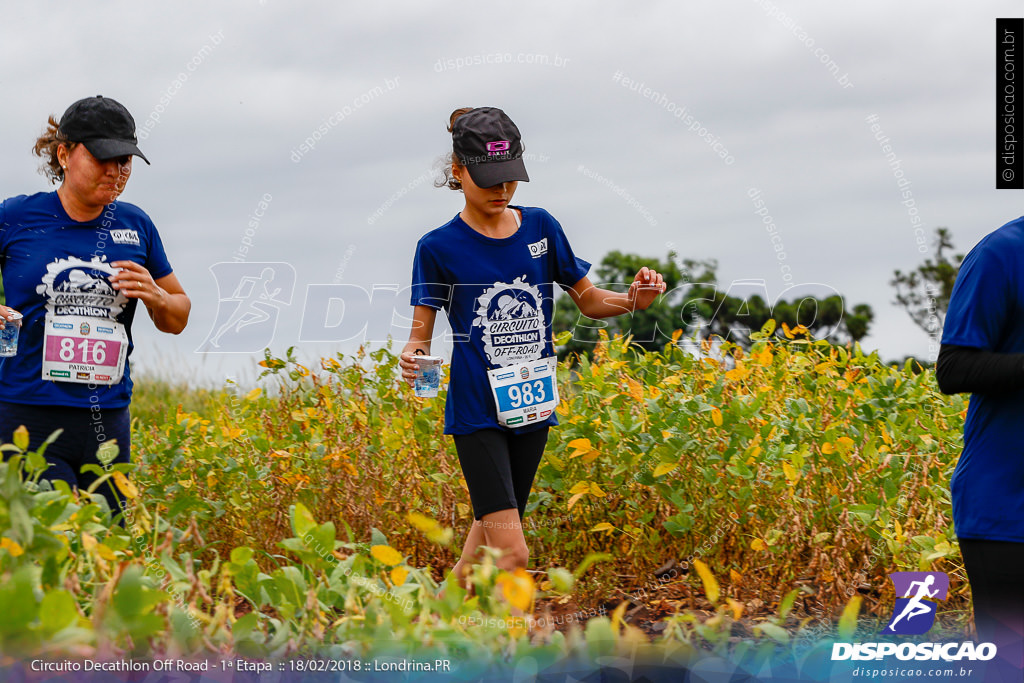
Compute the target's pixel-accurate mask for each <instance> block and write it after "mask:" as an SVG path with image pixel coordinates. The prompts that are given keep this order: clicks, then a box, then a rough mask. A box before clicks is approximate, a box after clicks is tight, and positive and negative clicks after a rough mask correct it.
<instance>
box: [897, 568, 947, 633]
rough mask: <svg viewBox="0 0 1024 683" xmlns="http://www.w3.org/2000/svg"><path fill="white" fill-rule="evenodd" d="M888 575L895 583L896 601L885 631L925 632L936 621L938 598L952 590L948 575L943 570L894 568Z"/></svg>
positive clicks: (940, 598) (944, 597)
mask: <svg viewBox="0 0 1024 683" xmlns="http://www.w3.org/2000/svg"><path fill="white" fill-rule="evenodd" d="M889 578H890V579H892V583H893V586H895V587H896V604H895V605H894V606H893V609H892V619H891V620H890V621H889V625H888V626H886V627H885V628H884V629H883V630H882V633H885V634H890V633H898V634H901V635H907V636H916V635H920V634H922V633H926V632H927V631H928V629H930V628H931V627H932V624H934V623H935V612H936V610H937V609H938V604H937V603H938V601H939V600H945V599H946V596H947V595H948V594H949V576H947V575H946V574H944V573H943V572H893V573H892V574H889Z"/></svg>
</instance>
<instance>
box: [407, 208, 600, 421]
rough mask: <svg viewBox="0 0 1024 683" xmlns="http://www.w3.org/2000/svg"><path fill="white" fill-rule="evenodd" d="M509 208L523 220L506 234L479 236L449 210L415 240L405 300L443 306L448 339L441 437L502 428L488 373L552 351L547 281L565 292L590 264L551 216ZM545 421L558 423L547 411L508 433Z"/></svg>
mask: <svg viewBox="0 0 1024 683" xmlns="http://www.w3.org/2000/svg"><path fill="white" fill-rule="evenodd" d="M513 208H516V209H519V210H520V211H521V212H522V216H523V218H522V225H521V226H520V227H519V229H518V230H517V231H516V232H515V234H513V235H511V236H509V237H505V238H502V239H494V238H491V237H486V236H485V235H481V234H480V233H479V232H477V231H476V230H474V229H473V228H471V227H469V226H468V225H467V224H466V222H465V221H463V220H462V218H460V217H459V216H457V215H456V216H455V218H453V219H452V220H451V221H449V222H448V223H446V224H445V225H443V226H441V227H440V228H437V229H436V230H432V231H430V232H429V233H427V234H426V235H424V236H423V237H422V238H421V239H420V241H419V243H418V244H417V245H416V259H415V261H414V263H413V269H412V305H413V306H429V307H430V308H433V309H437V310H440V309H442V308H443V309H444V310H445V312H446V313H447V314H448V321H449V323H450V324H451V327H452V333H453V335H454V338H455V343H454V346H453V350H452V363H451V374H450V383H449V386H448V400H447V403H446V404H445V428H444V431H445V433H446V434H470V433H472V432H475V431H478V430H481V429H505V427H502V426H501V425H499V424H498V419H497V410H496V409H495V406H494V398H493V395H492V394H491V388H490V384H489V383H488V380H487V371H488V370H492V369H494V368H499V367H504V366H506V365H512V364H515V363H519V362H523V361H525V360H534V359H538V358H546V357H549V356H553V355H554V353H555V351H554V345H553V344H552V342H551V322H552V320H551V318H552V313H553V311H554V287H553V285H552V283H555V282H557V283H558V284H559V285H561V286H562V288H563V289H568V288H569V287H572V286H573V285H574V284H576V283H577V282H579V281H580V280H582V279H583V278H584V277H586V275H587V272H588V271H589V270H590V264H589V263H587V262H586V261H584V260H583V259H579V258H576V256H575V254H573V252H572V248H571V247H570V246H569V241H568V240H567V239H566V237H565V233H564V232H562V226H560V225H559V224H558V221H556V220H555V219H554V218H552V217H551V214H549V213H548V212H547V211H545V210H544V209H537V208H529V207H525V208H524V207H518V206H517V207H513ZM538 316H539V317H540V320H539V321H538V320H537V318H538ZM542 335H543V336H542ZM546 424H547V425H555V424H558V420H557V418H556V417H555V414H554V413H553V412H552V414H551V416H550V417H549V418H548V419H547V421H545V422H540V423H534V424H531V425H530V426H529V427H521V428H515V429H514V430H513V431H515V432H527V431H531V430H534V429H538V428H539V427H541V426H543V425H546Z"/></svg>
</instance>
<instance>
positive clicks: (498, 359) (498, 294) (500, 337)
mask: <svg viewBox="0 0 1024 683" xmlns="http://www.w3.org/2000/svg"><path fill="white" fill-rule="evenodd" d="M542 303H543V298H542V297H541V294H540V289H538V288H537V287H535V286H534V285H531V284H530V283H528V282H526V276H525V275H523V276H522V277H517V278H516V279H515V280H513V281H512V282H495V283H494V286H493V287H489V288H487V289H486V290H485V291H484V293H483V294H481V295H480V296H479V297H478V298H477V308H476V314H477V318H476V320H475V321H474V322H473V324H474V325H475V326H477V327H480V328H483V335H482V336H483V342H484V353H485V354H486V355H487V360H488V361H490V362H491V363H492V364H494V365H496V366H498V367H505V366H506V365H513V364H516V363H523V362H525V361H531V360H537V359H539V358H540V357H541V354H542V353H543V351H544V330H545V329H546V327H547V326H546V325H545V322H544V309H543V307H542Z"/></svg>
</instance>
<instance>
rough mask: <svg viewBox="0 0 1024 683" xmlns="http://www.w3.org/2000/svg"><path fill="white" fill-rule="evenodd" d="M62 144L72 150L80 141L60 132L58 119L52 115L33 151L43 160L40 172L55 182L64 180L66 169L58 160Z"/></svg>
mask: <svg viewBox="0 0 1024 683" xmlns="http://www.w3.org/2000/svg"><path fill="white" fill-rule="evenodd" d="M61 145H64V146H65V147H67V148H68V151H69V152H70V151H71V150H73V149H74V148H75V146H76V145H78V143H77V142H70V141H69V140H68V139H67V138H66V137H64V134H63V133H61V132H60V127H59V124H58V123H57V119H56V118H54V117H53V116H50V118H49V120H48V121H47V123H46V129H45V130H44V131H43V134H42V135H40V136H39V139H38V140H36V144H35V146H33V147H32V153H33V154H35V155H36V156H37V157H39V158H40V159H42V160H43V163H42V164H41V165H40V166H39V172H40V173H42V174H43V175H45V176H46V178H47V179H48V180H49V181H50V182H51V183H54V184H56V183H58V182H63V181H64V169H63V168H61V165H60V161H58V160H57V148H58V147H60V146H61Z"/></svg>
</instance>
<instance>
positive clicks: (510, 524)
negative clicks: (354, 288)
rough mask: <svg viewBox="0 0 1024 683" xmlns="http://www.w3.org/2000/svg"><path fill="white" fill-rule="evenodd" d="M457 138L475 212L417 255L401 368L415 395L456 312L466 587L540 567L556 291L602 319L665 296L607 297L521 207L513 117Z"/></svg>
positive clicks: (461, 112) (648, 279)
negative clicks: (535, 493)
mask: <svg viewBox="0 0 1024 683" xmlns="http://www.w3.org/2000/svg"><path fill="white" fill-rule="evenodd" d="M448 130H449V132H451V134H452V150H453V152H452V157H451V167H450V168H448V167H447V165H446V167H445V173H446V176H447V178H446V180H447V182H446V185H447V187H449V188H450V189H453V190H461V191H462V193H463V194H464V195H465V201H466V204H465V206H464V207H463V209H462V211H461V212H460V213H459V214H458V215H457V216H455V217H454V218H453V219H452V220H450V221H449V222H448V223H446V224H445V225H443V226H441V227H440V228H437V229H436V230H433V231H431V232H429V233H427V234H426V235H425V236H423V237H422V238H421V239H420V240H419V243H418V244H417V246H416V255H415V260H414V263H413V275H412V302H411V303H412V305H413V307H414V308H413V324H412V329H411V331H410V334H409V341H408V343H407V344H406V345H405V348H404V349H403V352H402V353H401V355H400V357H399V365H400V367H401V375H402V378H403V379H405V380H406V381H407V382H409V383H410V384H412V383H413V381H414V380H415V377H416V367H417V366H416V363H415V360H414V359H415V355H416V354H419V353H425V354H429V353H430V343H431V339H432V336H433V331H434V321H435V316H436V314H437V311H438V310H440V309H442V308H443V309H444V310H445V312H446V314H447V316H448V320H449V323H450V324H451V327H452V333H453V335H454V339H455V343H454V348H453V351H452V360H451V369H450V370H451V372H450V384H449V388H448V396H447V402H446V405H445V430H444V431H445V433H446V434H451V435H452V436H453V439H454V441H455V448H456V452H457V453H458V457H459V463H460V465H461V467H462V473H463V475H464V477H465V479H466V484H467V486H468V488H469V496H470V501H471V503H472V506H473V516H474V518H475V520H476V521H475V522H474V523H473V525H472V527H471V528H470V531H469V534H468V536H467V538H466V543H465V546H464V547H463V550H462V555H461V557H460V558H459V560H458V562H457V563H456V565H455V567H454V569H453V572H454V574H455V576H456V578H457V579H458V580H459V582H460V584H461V585H463V586H464V587H465V586H466V574H467V572H468V570H469V569H470V567H471V565H472V564H473V563H474V562H478V561H479V560H480V559H481V558H480V555H479V550H480V548H481V546H484V545H486V546H489V547H492V548H497V549H500V550H501V551H502V555H501V558H500V559H499V560H498V566H499V567H500V568H501V569H506V570H509V571H511V570H514V569H516V568H525V567H526V565H527V562H528V561H529V549H528V548H527V545H526V539H525V537H524V536H523V529H522V518H523V513H524V511H525V509H526V502H527V498H528V497H529V494H530V489H531V488H532V486H533V479H534V476H535V475H536V472H537V467H538V465H539V464H540V460H541V456H542V455H543V452H544V446H545V443H546V442H547V436H548V427H549V426H551V425H556V424H558V422H557V419H556V417H555V412H554V408H555V407H556V406H557V404H558V396H557V383H556V382H555V379H554V366H555V362H554V346H553V344H552V339H551V323H552V309H553V306H554V298H553V296H554V291H553V286H552V284H553V283H555V282H557V283H558V284H559V285H560V286H561V287H562V288H563V289H565V290H566V291H568V293H569V295H570V296H571V297H572V300H573V301H574V302H575V303H576V305H577V306H578V307H579V309H580V312H581V313H583V315H586V316H587V317H590V318H607V317H610V316H614V315H620V314H622V313H629V312H632V311H634V310H643V309H646V308H647V307H648V306H650V305H651V303H652V302H653V301H654V300H655V298H656V297H657V296H658V295H659V294H661V293H662V292H663V291H664V289H665V284H664V280H663V279H662V276H661V275H660V274H659V273H658V272H656V271H654V270H652V269H649V268H647V267H644V268H641V269H640V272H638V273H637V274H636V276H635V278H634V280H633V282H632V283H631V284H630V286H629V290H628V291H627V292H625V293H620V292H613V291H610V290H607V289H599V288H597V287H595V286H594V285H593V284H592V283H591V282H590V280H589V279H588V278H587V272H588V271H589V269H590V264H589V263H588V262H586V261H584V260H582V259H580V258H577V257H576V256H575V254H574V253H573V250H572V248H571V247H570V246H569V241H568V239H567V238H566V236H565V234H564V233H563V232H562V227H561V226H560V225H559V224H558V221H556V220H555V219H554V218H553V217H552V216H551V215H550V214H549V213H548V212H547V211H545V210H544V209H540V208H531V207H524V206H513V205H510V202H511V201H512V196H513V195H514V194H515V191H516V187H517V185H518V182H519V181H529V177H528V176H527V173H526V166H525V164H524V163H523V159H522V154H523V144H522V141H521V138H520V133H519V129H518V128H517V127H516V125H515V124H514V123H513V122H512V120H511V119H509V117H508V116H506V115H505V113H504V112H503V111H502V110H500V109H496V108H492V107H480V108H476V109H472V108H463V109H457V110H456V111H454V112H453V113H452V115H451V118H450V121H449V126H448Z"/></svg>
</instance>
